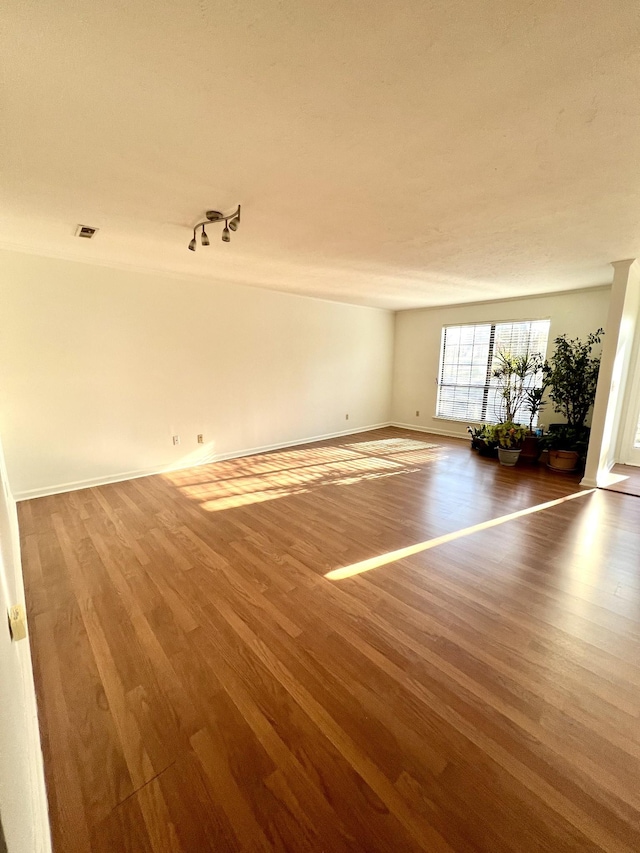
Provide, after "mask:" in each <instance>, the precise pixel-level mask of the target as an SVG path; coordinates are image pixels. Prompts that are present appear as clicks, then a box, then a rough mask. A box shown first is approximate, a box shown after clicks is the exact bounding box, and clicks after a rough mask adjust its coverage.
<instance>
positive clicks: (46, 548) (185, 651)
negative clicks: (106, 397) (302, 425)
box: [19, 429, 640, 853]
mask: <svg viewBox="0 0 640 853" xmlns="http://www.w3.org/2000/svg"><path fill="white" fill-rule="evenodd" d="M578 492H579V489H578V480H577V478H576V477H573V476H566V475H565V476H561V475H556V474H553V473H551V472H549V471H547V470H546V469H544V468H540V469H537V468H530V469H527V470H524V469H523V470H519V469H515V470H512V469H506V468H503V467H501V466H499V465H498V463H497V462H496V461H494V460H486V459H482V458H479V457H478V456H477V455H476V454H475V453H472V452H471V451H470V450H469V448H468V444H467V443H466V442H464V443H463V442H461V441H457V440H452V439H440V438H437V439H436V438H435V437H433V436H425V435H423V434H419V433H410V432H407V431H403V430H396V429H388V430H378V431H375V432H372V433H368V434H362V435H356V436H351V437H349V438H345V439H338V440H336V441H331V442H324V443H320V444H318V445H313V446H312V445H307V446H303V447H299V448H292V449H291V450H287V451H278V452H273V453H269V454H263V455H260V456H255V457H250V458H244V459H237V460H233V461H229V462H222V463H217V464H212V465H208V466H204V467H199V468H195V469H191V470H189V471H180V472H176V473H174V474H170V475H165V476H156V477H148V478H145V479H140V480H131V481H128V482H124V483H117V484H112V485H107V486H101V487H98V488H93V489H87V490H84V491H78V492H71V493H68V494H64V495H56V496H53V497H48V498H40V499H38V500H32V501H29V502H24V503H21V504H20V505H19V514H20V527H21V533H22V539H23V558H24V572H25V581H26V587H27V605H28V613H29V625H30V632H31V642H32V649H33V657H34V669H35V678H36V688H37V695H38V703H39V713H40V729H41V735H42V741H43V750H44V757H45V770H46V776H47V785H48V795H49V803H50V813H51V821H52V830H53V840H54V850H55V851H56V853H76V851H77V853H84V851H104V852H105V853H107V851H108V853H116V851H117V853H121V851H131V853H147V851H153V853H168V851H172V853H179V851H182V853H206V851H220V853H223V851H242V853H249V851H251V853H254V851H272V850H273V851H295V852H296V853H298V851H314V853H321V851H325V853H340V851H350V852H351V851H360V853H374V852H375V851H390V853H391V851H393V853H399V851H403V853H404V851H420V850H422V851H429V853H436V851H452V850H453V851H491V853H498V852H499V851H518V853H526V852H527V851H550V853H551V851H552V853H562V851H576V850H580V851H596V850H606V851H611V852H612V853H613V851H615V853H622V851H627V853H631V852H632V851H638V850H640V713H639V712H640V666H639V663H640V655H639V651H640V535H639V532H638V531H639V529H640V528H639V524H638V522H639V520H640V502H638V501H637V499H634V498H630V497H627V496H625V495H621V494H615V493H612V492H603V491H596V492H593V491H586V492H584V493H580V494H577V493H578ZM550 502H553V505H551V506H546V508H539V509H538V510H535V511H531V512H529V513H526V514H521V515H514V513H518V512H519V511H521V510H527V509H531V508H533V507H538V506H539V505H541V504H549V503H550ZM505 515H507V516H510V517H509V518H508V519H507V520H504V521H503V522H502V523H494V524H493V525H492V526H488V525H485V524H484V523H485V522H489V521H491V520H495V519H499V518H501V517H502V516H505ZM447 534H451V535H450V536H447ZM433 539H437V540H438V541H437V542H436V543H435V545H433V543H431V544H432V545H433V547H430V546H429V542H430V540H433ZM408 546H417V547H415V548H414V549H413V552H412V553H410V554H408V555H407V552H406V551H400V554H394V553H393V552H396V551H398V550H400V549H406V548H407V547H408ZM371 558H377V559H376V560H375V561H374V563H375V565H373V566H372V563H371V562H370V563H368V564H365V565H364V566H363V565H362V561H364V560H370V561H371ZM349 567H351V568H349ZM363 568H365V569H366V570H363ZM337 569H343V570H344V571H343V572H341V573H339V576H340V577H341V578H342V579H331V578H327V577H325V575H327V574H328V573H331V572H335V570H337ZM333 577H334V578H335V575H334V576H333Z"/></svg>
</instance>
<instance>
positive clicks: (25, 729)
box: [0, 445, 51, 853]
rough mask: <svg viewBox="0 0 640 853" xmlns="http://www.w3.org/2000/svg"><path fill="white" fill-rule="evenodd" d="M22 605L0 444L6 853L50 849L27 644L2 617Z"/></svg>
mask: <svg viewBox="0 0 640 853" xmlns="http://www.w3.org/2000/svg"><path fill="white" fill-rule="evenodd" d="M13 604H24V589H23V585H22V574H21V571H20V549H19V539H18V519H17V515H16V507H15V502H14V500H13V498H12V496H11V493H10V491H9V489H8V486H7V476H6V470H5V466H4V458H3V455H2V446H1V445H0V685H1V690H0V697H1V698H0V816H1V817H2V826H3V829H4V835H5V840H6V843H7V850H8V851H9V853H45V851H48V850H50V849H51V845H50V838H49V829H48V818H47V803H46V794H45V788H44V775H43V769H42V752H41V749H40V739H39V734H38V722H37V712H36V698H35V691H34V687H33V675H32V669H31V655H30V650H29V641H28V639H27V640H20V641H19V642H17V643H16V642H12V640H11V637H10V634H9V629H8V625H7V619H6V613H7V610H8V608H9V607H10V606H11V605H13Z"/></svg>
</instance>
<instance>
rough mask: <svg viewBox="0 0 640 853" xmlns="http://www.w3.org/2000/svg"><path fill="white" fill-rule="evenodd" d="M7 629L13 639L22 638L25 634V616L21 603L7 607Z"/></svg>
mask: <svg viewBox="0 0 640 853" xmlns="http://www.w3.org/2000/svg"><path fill="white" fill-rule="evenodd" d="M9 631H10V632H11V639H12V640H15V641H18V640H24V638H25V637H26V636H27V616H26V614H25V612H24V607H23V606H22V605H21V604H14V605H13V607H10V608H9Z"/></svg>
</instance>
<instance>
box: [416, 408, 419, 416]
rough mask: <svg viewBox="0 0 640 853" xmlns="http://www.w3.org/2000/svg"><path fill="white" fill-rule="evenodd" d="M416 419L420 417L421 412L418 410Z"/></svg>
mask: <svg viewBox="0 0 640 853" xmlns="http://www.w3.org/2000/svg"><path fill="white" fill-rule="evenodd" d="M416 417H417V418H419V417H420V411H419V410H418V409H416Z"/></svg>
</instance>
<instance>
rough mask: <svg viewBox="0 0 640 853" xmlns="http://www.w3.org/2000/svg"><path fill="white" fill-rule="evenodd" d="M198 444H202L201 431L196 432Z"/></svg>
mask: <svg viewBox="0 0 640 853" xmlns="http://www.w3.org/2000/svg"><path fill="white" fill-rule="evenodd" d="M198 444H204V436H203V435H202V433H201V432H199V433H198Z"/></svg>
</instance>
